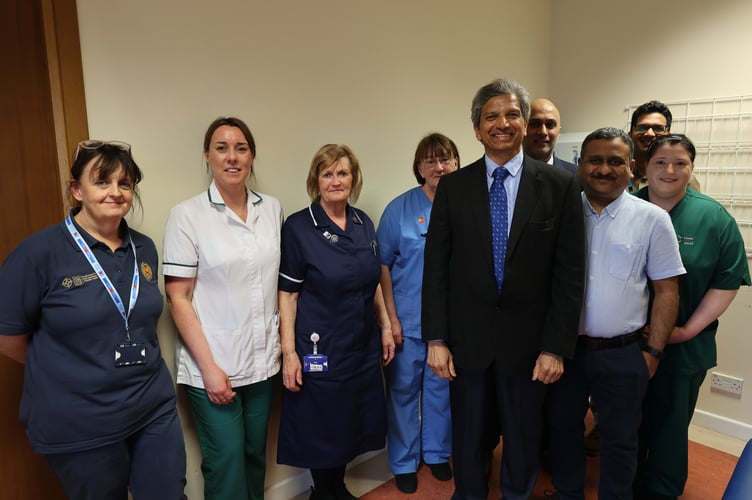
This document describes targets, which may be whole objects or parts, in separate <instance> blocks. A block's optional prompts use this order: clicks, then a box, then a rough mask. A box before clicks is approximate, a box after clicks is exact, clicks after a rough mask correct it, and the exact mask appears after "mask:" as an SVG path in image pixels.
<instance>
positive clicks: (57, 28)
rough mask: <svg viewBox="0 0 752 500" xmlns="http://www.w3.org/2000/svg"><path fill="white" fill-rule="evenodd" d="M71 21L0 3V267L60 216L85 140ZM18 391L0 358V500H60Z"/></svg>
mask: <svg viewBox="0 0 752 500" xmlns="http://www.w3.org/2000/svg"><path fill="white" fill-rule="evenodd" d="M53 3H54V5H53ZM76 16H77V14H76V4H75V0H54V2H53V0H0V68H2V70H0V145H1V146H2V148H0V154H1V155H2V159H1V160H0V202H1V203H2V209H0V260H2V259H5V256H6V255H7V254H8V253H9V252H10V250H11V249H12V248H13V247H15V246H16V245H17V244H18V243H19V242H20V241H21V240H22V239H23V238H25V237H26V236H28V235H30V234H31V233H33V232H35V231H37V230H39V229H41V228H43V227H45V226H49V225H51V224H54V223H56V222H58V221H60V220H61V217H62V215H63V213H64V201H63V194H62V192H63V190H62V186H63V182H64V180H67V179H66V178H67V175H65V176H61V174H60V172H61V171H64V170H67V168H68V162H67V156H68V155H69V152H70V150H71V144H75V143H76V142H77V141H78V140H81V139H83V138H85V137H86V135H87V132H86V129H87V124H86V110H85V106H84V98H83V95H84V94H83V74H82V70H81V53H80V44H79V40H78V22H77V17H76ZM22 384H23V366H22V365H20V364H18V363H16V362H14V361H11V360H9V359H8V358H5V357H3V356H0V498H2V499H3V500H36V499H40V500H41V499H44V500H48V499H52V500H54V499H58V498H61V499H62V498H65V495H64V493H63V491H62V488H61V487H60V485H59V483H58V481H57V479H56V478H55V477H54V475H53V474H52V472H51V471H50V470H49V467H47V464H46V462H45V461H44V458H42V457H41V456H40V455H37V454H35V453H33V452H32V450H31V447H30V445H29V443H28V440H27V438H26V433H25V431H24V429H23V427H22V426H21V424H20V422H19V419H18V403H19V400H20V396H21V389H22Z"/></svg>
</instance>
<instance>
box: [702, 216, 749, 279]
mask: <svg viewBox="0 0 752 500" xmlns="http://www.w3.org/2000/svg"><path fill="white" fill-rule="evenodd" d="M719 210H721V211H722V213H721V214H720V217H719V219H720V220H719V225H720V231H719V235H718V238H719V241H718V245H719V248H718V262H717V263H716V266H715V269H714V271H713V278H712V279H711V280H710V283H709V287H710V288H715V289H718V290H736V289H738V288H739V287H740V286H742V285H746V286H749V285H750V277H749V265H748V263H747V251H746V250H745V248H744V240H743V239H742V235H741V232H739V227H738V226H737V225H736V221H735V220H734V218H733V217H732V216H731V215H729V214H728V212H726V210H725V209H724V208H723V207H719Z"/></svg>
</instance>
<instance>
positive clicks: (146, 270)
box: [141, 261, 154, 281]
mask: <svg viewBox="0 0 752 500" xmlns="http://www.w3.org/2000/svg"><path fill="white" fill-rule="evenodd" d="M141 274H142V275H143V277H144V278H146V280H147V281H151V279H152V278H153V277H154V272H153V271H152V270H151V266H150V265H149V264H148V263H147V262H143V261H142V262H141Z"/></svg>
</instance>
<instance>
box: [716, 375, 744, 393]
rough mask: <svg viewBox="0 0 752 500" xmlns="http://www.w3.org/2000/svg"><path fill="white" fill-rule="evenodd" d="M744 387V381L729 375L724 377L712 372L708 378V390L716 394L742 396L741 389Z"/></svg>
mask: <svg viewBox="0 0 752 500" xmlns="http://www.w3.org/2000/svg"><path fill="white" fill-rule="evenodd" d="M743 386H744V380H743V379H740V378H737V377H732V376H730V375H724V374H723V373H718V372H713V373H712V374H711V376H710V390H711V391H717V392H725V393H727V394H731V395H733V396H738V397H741V396H742V387H743Z"/></svg>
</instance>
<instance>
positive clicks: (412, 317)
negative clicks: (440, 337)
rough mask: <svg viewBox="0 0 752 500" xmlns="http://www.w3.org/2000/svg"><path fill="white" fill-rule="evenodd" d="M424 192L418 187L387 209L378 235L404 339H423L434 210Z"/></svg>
mask: <svg viewBox="0 0 752 500" xmlns="http://www.w3.org/2000/svg"><path fill="white" fill-rule="evenodd" d="M432 206H433V204H432V203H431V200H429V199H428V196H426V193H424V192H423V189H422V188H421V187H420V186H418V187H415V188H413V189H411V190H409V191H407V192H405V193H403V194H401V195H399V196H398V197H397V198H395V199H394V200H392V201H391V202H390V203H389V204H388V205H387V206H386V209H384V213H383V214H382V215H381V221H380V222H379V229H378V231H377V232H376V234H377V235H378V240H379V247H380V250H381V263H382V264H383V265H385V266H387V267H388V268H389V270H390V272H391V275H392V287H393V291H394V302H395V305H396V307H397V317H398V318H399V320H400V324H401V325H402V334H403V335H404V336H405V337H410V338H415V339H420V338H421V331H420V315H421V291H422V289H423V251H424V249H425V247H426V233H427V232H428V223H429V222H430V220H431V207H432Z"/></svg>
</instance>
